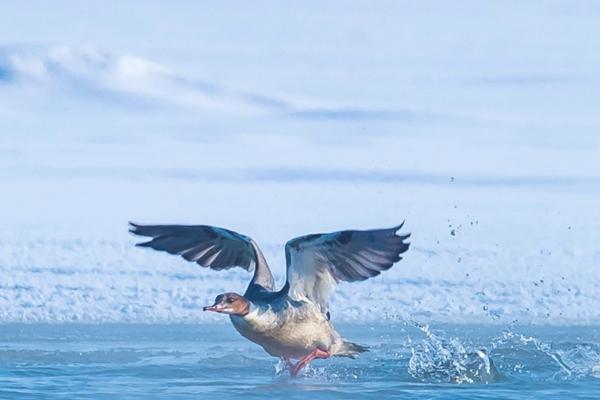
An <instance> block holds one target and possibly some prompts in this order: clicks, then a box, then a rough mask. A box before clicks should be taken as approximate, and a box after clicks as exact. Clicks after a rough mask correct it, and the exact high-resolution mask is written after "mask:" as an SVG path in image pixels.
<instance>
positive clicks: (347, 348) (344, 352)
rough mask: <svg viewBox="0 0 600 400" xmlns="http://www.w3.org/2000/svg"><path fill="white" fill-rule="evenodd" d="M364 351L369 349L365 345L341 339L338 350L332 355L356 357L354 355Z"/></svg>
mask: <svg viewBox="0 0 600 400" xmlns="http://www.w3.org/2000/svg"><path fill="white" fill-rule="evenodd" d="M365 351H369V348H368V347H367V346H363V345H361V344H358V343H353V342H347V341H343V342H342V345H341V346H340V348H339V350H338V351H336V352H335V354H334V356H336V357H349V358H356V356H357V355H358V354H360V353H364V352H365Z"/></svg>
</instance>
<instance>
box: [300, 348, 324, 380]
mask: <svg viewBox="0 0 600 400" xmlns="http://www.w3.org/2000/svg"><path fill="white" fill-rule="evenodd" d="M330 356H331V352H329V351H325V350H321V349H318V348H317V349H314V350H313V351H311V352H310V353H308V354H307V355H305V356H304V357H302V358H301V359H299V360H298V362H297V363H296V365H294V366H292V367H291V369H290V372H291V375H292V376H298V374H299V373H300V371H302V368H304V367H306V366H307V365H308V363H309V362H311V361H312V360H314V359H316V358H322V359H325V358H329V357H330Z"/></svg>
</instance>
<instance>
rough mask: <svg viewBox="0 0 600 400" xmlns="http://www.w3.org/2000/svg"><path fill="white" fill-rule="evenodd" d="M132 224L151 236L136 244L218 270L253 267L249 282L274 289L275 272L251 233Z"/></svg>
mask: <svg viewBox="0 0 600 400" xmlns="http://www.w3.org/2000/svg"><path fill="white" fill-rule="evenodd" d="M129 224H130V229H129V231H130V232H131V233H133V234H136V235H140V236H147V237H150V238H152V239H151V240H149V241H147V242H143V243H138V244H137V245H136V246H140V247H150V248H152V249H154V250H159V251H166V252H167V253H169V254H178V255H180V256H181V257H183V258H184V259H186V260H187V261H192V262H195V263H197V264H198V265H200V266H202V267H206V268H210V269H214V270H217V271H220V270H223V269H229V268H233V267H241V268H244V269H245V270H246V271H250V272H252V271H254V277H253V278H252V281H251V282H250V285H252V284H258V285H260V286H262V287H263V288H265V289H267V290H270V291H272V290H273V286H274V284H273V275H272V274H271V270H270V269H269V266H268V265H267V262H266V260H265V257H264V256H263V254H262V252H261V251H260V249H259V247H258V245H257V244H256V242H255V241H254V240H252V239H251V238H249V237H248V236H245V235H242V234H239V233H237V232H234V231H230V230H228V229H224V228H217V227H214V226H208V225H140V224H134V223H132V222H130V223H129Z"/></svg>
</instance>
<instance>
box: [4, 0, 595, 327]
mask: <svg viewBox="0 0 600 400" xmlns="http://www.w3.org/2000/svg"><path fill="white" fill-rule="evenodd" d="M265 10H268V12H266V11H265ZM107 27H110V29H108V28H107ZM599 36H600V8H599V7H598V5H597V4H596V3H594V2H585V1H575V2H574V1H544V2H541V1H539V2H538V1H532V2H518V1H514V2H497V3H489V2H486V3H481V2H475V1H473V2H470V1H461V2H451V3H450V2H389V3H386V2H382V3H378V6H377V7H373V5H372V4H371V3H370V2H363V3H361V2H356V3H353V4H352V5H348V4H347V3H346V2H339V3H337V2H331V3H328V4H327V5H325V4H322V2H303V3H302V4H301V5H300V4H297V5H295V6H294V7H284V6H283V5H281V4H277V3H274V4H268V3H266V4H261V5H256V3H255V2H253V3H252V4H250V3H248V4H241V3H240V4H237V5H236V6H235V7H231V6H227V5H225V4H218V3H214V4H211V5H207V4H203V5H200V4H195V3H194V2H186V3H181V4H179V5H178V6H177V7H174V6H172V5H170V4H169V3H160V2H152V3H151V4H148V3H146V2H143V3H136V2H128V3H127V4H120V5H119V7H106V6H105V4H104V3H102V2H98V3H97V4H88V5H85V6H83V5H81V4H79V3H78V2H60V1H59V2H53V3H52V4H50V3H46V2H39V3H36V4H34V5H32V6H31V7H29V8H28V9H25V7H24V6H23V5H22V4H19V3H17V2H14V3H12V4H11V3H7V4H4V5H3V10H2V13H1V15H0V38H2V39H1V40H2V42H1V43H0V191H1V193H0V194H1V196H0V272H1V276H2V279H1V280H0V321H2V322H61V321H78V322H161V323H170V322H202V321H205V320H212V319H215V318H217V317H215V316H213V315H206V314H205V313H202V312H201V311H200V308H201V307H202V306H203V305H206V304H207V302H209V301H211V300H212V299H213V298H214V296H215V295H216V294H218V293H219V292H222V291H229V290H235V291H243V290H244V288H245V285H246V283H247V279H248V276H247V275H246V274H244V273H243V272H241V271H233V272H229V273H215V272H212V271H207V270H203V269H201V268H200V267H198V266H196V265H194V264H187V263H185V262H184V261H182V260H179V259H177V258H175V257H172V256H168V255H162V254H158V253H153V252H150V251H144V250H141V249H136V248H134V247H133V246H132V245H133V243H134V239H133V238H132V237H130V236H129V235H128V234H127V221H128V220H133V221H137V222H161V223H170V222H172V223H203V224H214V225H219V226H223V227H228V228H231V229H235V230H238V231H240V232H242V233H244V234H247V235H250V236H252V237H254V238H255V239H256V240H257V241H258V242H259V244H260V245H261V246H262V248H263V250H264V251H265V254H266V256H267V258H268V260H269V261H270V264H271V266H272V269H273V270H274V272H275V274H276V278H277V281H278V283H279V284H283V280H284V276H283V269H284V257H283V245H284V243H285V241H286V240H288V239H290V238H292V237H294V236H297V235H301V234H305V233H309V232H323V231H332V230H337V229H343V228H370V227H386V226H391V225H394V224H397V223H398V222H400V221H402V220H404V219H406V228H405V229H406V231H410V232H412V234H413V236H412V248H411V251H410V252H409V253H408V254H407V255H406V257H405V259H404V260H403V261H402V262H401V263H399V264H398V265H396V266H395V267H394V268H393V269H392V270H390V271H388V272H386V273H384V274H383V275H382V276H380V277H378V278H376V279H373V280H370V281H367V282H364V283H360V284H355V285H341V286H340V287H339V289H340V290H339V291H338V292H337V294H336V296H335V298H334V300H333V301H334V305H333V318H334V320H336V321H364V320H378V319H381V318H385V319H390V320H395V319H397V318H416V319H418V320H420V321H438V322H451V323H474V322H476V323H490V324H492V323H499V324H505V323H509V322H512V321H514V320H518V321H519V323H530V322H533V323H538V324H554V325H558V324H560V325H565V324H566V325H570V324H573V325H591V324H598V323H600V245H599V244H598V240H597V238H598V233H599V229H600V207H599V205H600V157H599V154H600V137H599V132H600V113H598V109H599V104H600V95H599V93H600V72H599V71H600V41H598V40H597V38H598V37H599Z"/></svg>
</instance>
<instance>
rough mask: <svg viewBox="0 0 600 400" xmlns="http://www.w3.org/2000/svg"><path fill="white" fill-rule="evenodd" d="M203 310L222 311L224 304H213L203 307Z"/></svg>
mask: <svg viewBox="0 0 600 400" xmlns="http://www.w3.org/2000/svg"><path fill="white" fill-rule="evenodd" d="M202 310H203V311H212V312H221V311H223V306H221V305H220V304H213V305H212V306H206V307H204V308H203V309H202Z"/></svg>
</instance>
